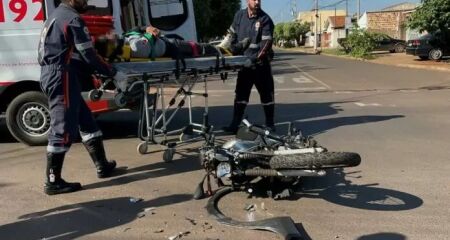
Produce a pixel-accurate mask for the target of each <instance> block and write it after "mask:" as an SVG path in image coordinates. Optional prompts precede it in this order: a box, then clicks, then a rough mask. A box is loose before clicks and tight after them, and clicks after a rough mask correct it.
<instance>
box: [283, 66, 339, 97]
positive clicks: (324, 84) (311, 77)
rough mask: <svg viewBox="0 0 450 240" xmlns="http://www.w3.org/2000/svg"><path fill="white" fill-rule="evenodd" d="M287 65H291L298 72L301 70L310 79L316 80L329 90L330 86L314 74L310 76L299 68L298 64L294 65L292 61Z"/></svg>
mask: <svg viewBox="0 0 450 240" xmlns="http://www.w3.org/2000/svg"><path fill="white" fill-rule="evenodd" d="M289 65H291V66H292V67H294V68H295V69H297V70H298V71H299V72H301V73H302V74H303V75H305V76H307V77H308V78H309V79H312V80H314V81H316V82H317V83H319V84H321V85H322V86H324V87H326V88H327V89H328V90H331V87H330V86H328V85H327V84H326V83H324V82H322V81H320V80H319V79H317V78H315V77H314V76H312V75H311V74H309V73H307V72H305V71H303V70H302V69H301V68H299V67H298V66H295V65H294V64H292V63H289Z"/></svg>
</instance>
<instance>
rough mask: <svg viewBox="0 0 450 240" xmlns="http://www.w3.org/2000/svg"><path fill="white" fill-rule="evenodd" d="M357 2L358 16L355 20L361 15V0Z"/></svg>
mask: <svg viewBox="0 0 450 240" xmlns="http://www.w3.org/2000/svg"><path fill="white" fill-rule="evenodd" d="M357 3H358V8H357V9H358V17H357V18H356V22H358V20H359V17H360V16H361V0H358V1H357Z"/></svg>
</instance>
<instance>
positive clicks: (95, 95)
mask: <svg viewBox="0 0 450 240" xmlns="http://www.w3.org/2000/svg"><path fill="white" fill-rule="evenodd" d="M102 95H103V92H102V91H99V90H98V89H92V90H91V91H89V94H88V97H89V99H90V100H91V101H93V102H97V101H98V100H100V98H101V97H102Z"/></svg>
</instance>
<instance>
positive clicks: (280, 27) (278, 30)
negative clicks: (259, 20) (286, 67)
mask: <svg viewBox="0 0 450 240" xmlns="http://www.w3.org/2000/svg"><path fill="white" fill-rule="evenodd" d="M284 24H285V23H277V24H276V25H275V29H274V30H273V38H274V40H275V42H276V43H277V42H278V41H279V40H283V39H284Z"/></svg>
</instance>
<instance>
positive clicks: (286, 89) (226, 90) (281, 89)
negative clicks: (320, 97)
mask: <svg viewBox="0 0 450 240" xmlns="http://www.w3.org/2000/svg"><path fill="white" fill-rule="evenodd" d="M324 90H327V88H325V87H304V88H275V92H297V91H298V92H309V91H324ZM208 92H209V93H234V89H220V90H219V89H218V90H208ZM252 92H257V90H256V89H255V88H253V89H252Z"/></svg>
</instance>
